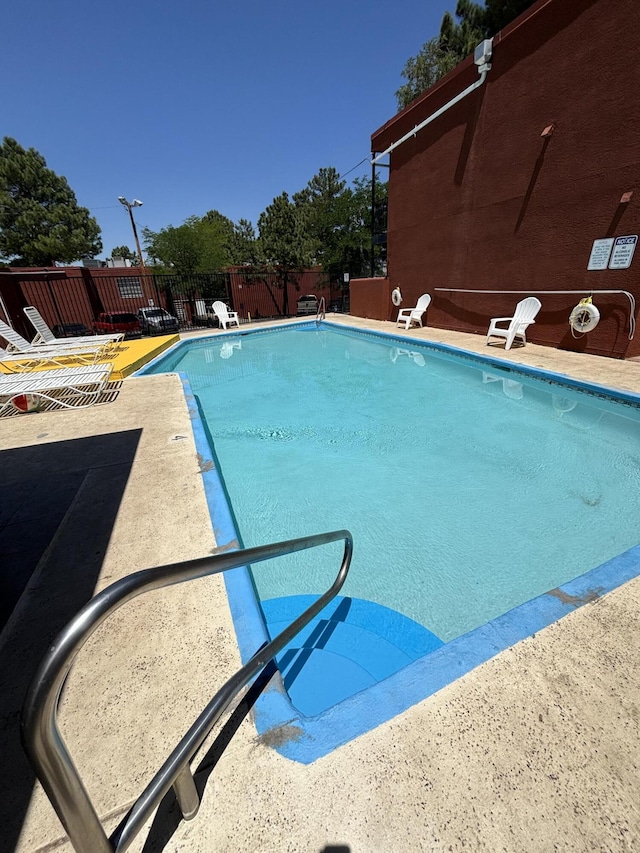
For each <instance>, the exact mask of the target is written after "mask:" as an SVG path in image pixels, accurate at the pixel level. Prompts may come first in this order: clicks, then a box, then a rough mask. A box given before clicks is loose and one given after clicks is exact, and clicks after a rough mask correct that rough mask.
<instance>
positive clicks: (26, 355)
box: [0, 320, 111, 369]
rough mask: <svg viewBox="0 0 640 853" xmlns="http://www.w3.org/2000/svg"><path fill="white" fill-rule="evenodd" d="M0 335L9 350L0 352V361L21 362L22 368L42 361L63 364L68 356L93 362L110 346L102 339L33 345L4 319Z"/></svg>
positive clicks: (102, 356)
mask: <svg viewBox="0 0 640 853" xmlns="http://www.w3.org/2000/svg"><path fill="white" fill-rule="evenodd" d="M0 337H2V338H4V339H5V340H6V341H7V343H8V344H9V350H7V351H5V350H2V352H0V356H2V357H1V358H0V361H14V362H23V364H22V368H23V369H30V368H31V367H32V366H33V365H35V364H38V363H40V362H43V361H50V362H51V363H52V364H60V365H64V364H65V361H67V362H68V360H69V359H70V358H73V359H75V360H76V361H80V362H81V363H82V364H94V363H95V362H96V361H99V360H100V359H102V358H105V357H107V356H108V355H109V347H110V346H111V342H104V341H103V342H102V343H101V342H100V341H98V342H97V343H95V342H91V343H85V344H79V343H65V342H64V341H56V343H55V344H38V345H34V344H30V343H29V341H28V340H27V339H26V338H23V337H22V335H21V334H19V333H18V332H16V330H15V329H12V328H11V326H9V325H8V324H7V323H5V322H4V320H0ZM0 349H1V348H0ZM14 356H15V358H14ZM67 366H68V364H67Z"/></svg>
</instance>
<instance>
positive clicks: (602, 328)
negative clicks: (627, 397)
mask: <svg viewBox="0 0 640 853" xmlns="http://www.w3.org/2000/svg"><path fill="white" fill-rule="evenodd" d="M637 15H638V11H637V5H636V0H572V2H567V1H566V0H541V2H539V3H537V4H535V5H534V6H533V7H531V9H529V10H528V12H526V13H525V14H524V15H523V16H521V17H520V18H519V19H517V20H516V21H514V22H513V24H511V25H510V26H509V27H507V28H505V30H504V31H503V32H502V33H501V34H499V35H498V36H497V37H496V38H495V39H494V54H493V58H492V65H493V67H492V70H491V71H490V72H489V74H488V77H487V80H486V82H485V84H484V85H483V86H481V87H480V88H479V89H478V90H476V91H475V92H473V93H472V94H471V95H469V96H468V97H467V98H465V99H464V100H462V101H461V102H460V103H459V104H457V105H456V106H454V107H453V108H451V109H450V110H449V111H448V112H446V113H445V114H443V115H442V116H441V117H440V118H438V119H436V120H435V121H434V122H433V123H432V124H430V125H428V126H427V127H425V128H424V129H423V130H421V131H420V132H418V133H417V135H416V136H415V137H414V138H412V139H410V140H408V141H407V142H405V143H403V144H402V145H401V146H400V147H399V148H398V149H396V150H395V151H394V152H393V153H392V155H391V169H390V176H389V215H388V269H389V287H388V288H387V290H388V292H389V293H390V290H391V289H392V288H393V287H395V286H397V285H399V286H400V287H401V289H402V293H403V297H404V304H406V305H410V304H415V300H416V299H417V297H418V296H419V295H420V294H421V293H423V292H425V291H428V292H430V293H431V294H432V296H433V297H434V298H433V302H432V304H431V306H430V308H429V314H428V323H429V325H432V326H438V327H442V328H451V329H459V330H463V331H473V332H486V329H487V327H488V324H489V320H490V318H491V317H493V316H507V315H509V314H511V313H512V310H513V307H514V305H515V304H516V302H517V301H518V300H519V299H522V298H524V296H523V295H516V294H511V295H509V294H508V295H497V294H496V295H491V296H488V295H475V296H474V295H470V294H455V293H438V292H435V291H434V288H436V287H444V288H469V289H471V288H474V289H477V290H509V291H516V290H525V291H534V290H535V291H538V290H543V291H544V290H574V289H575V290H582V291H583V292H584V294H588V292H589V290H590V289H591V288H593V289H608V288H612V289H625V290H629V291H631V292H632V293H633V294H634V295H635V296H636V298H637V299H638V300H639V301H640V275H639V273H640V249H639V250H637V252H636V255H635V257H634V261H633V263H632V265H631V267H630V268H629V269H628V270H603V271H595V272H594V271H590V272H588V271H587V269H586V267H587V262H588V259H589V254H590V251H591V245H592V243H593V240H594V239H597V238H601V237H606V236H620V235H627V234H639V233H640V97H639V96H638V80H639V79H640V78H639V77H638V71H637V56H638V48H639V47H640V39H639V38H638V32H639V30H638V23H637V21H638V17H637ZM477 77H478V73H477V70H476V67H475V65H474V64H473V62H472V59H471V58H469V59H468V60H466V61H465V62H464V63H462V64H461V66H459V67H458V68H457V69H455V70H454V71H453V72H451V74H450V75H448V76H447V77H446V78H444V79H443V80H442V81H440V83H439V84H438V85H437V86H436V87H435V88H434V89H432V90H430V91H429V92H428V93H426V94H425V95H424V96H422V98H421V99H420V100H419V101H417V102H416V103H415V104H413V105H411V106H410V107H408V108H407V109H406V110H405V111H404V112H403V113H400V114H399V116H397V117H396V118H394V119H392V120H391V121H389V122H387V124H386V125H385V126H384V127H382V128H380V130H378V131H377V132H376V133H375V134H374V135H373V137H372V148H373V150H375V151H382V150H384V149H385V148H386V147H387V146H389V145H390V144H391V143H393V142H394V141H396V140H397V139H399V138H400V137H401V136H402V135H403V134H404V133H406V132H407V131H408V130H410V129H412V128H413V127H415V126H416V125H417V124H418V123H419V122H420V121H423V120H424V119H425V118H427V117H428V116H429V115H431V114H432V113H433V112H434V111H435V110H436V109H438V108H439V107H440V106H442V105H443V104H444V103H446V102H447V101H448V100H449V99H450V98H452V97H453V96H454V95H455V94H457V93H459V92H460V91H462V90H463V89H464V88H465V87H466V86H468V85H469V84H470V83H472V82H473V81H474V80H475V79H477ZM551 124H554V125H555V129H554V131H553V134H552V135H551V136H550V137H548V138H542V137H541V133H542V131H543V129H544V128H545V127H547V126H548V125H551ZM628 191H633V196H632V198H631V201H630V202H628V203H626V204H624V203H623V204H621V203H620V199H621V197H622V196H623V194H624V193H626V192H628ZM354 285H355V283H354V282H352V294H353V291H354ZM356 289H357V286H356ZM539 298H540V299H541V301H542V305H543V307H542V311H541V313H540V314H539V315H538V320H537V322H536V325H535V326H532V327H531V328H530V332H528V333H527V336H528V338H529V339H530V340H532V341H534V342H536V343H542V344H548V345H551V346H558V347H563V348H568V349H578V350H586V351H588V352H593V353H599V354H603V355H614V356H617V357H624V356H631V355H637V354H639V353H640V332H639V334H638V340H637V341H636V340H634V341H633V342H631V343H630V342H629V340H628V338H627V331H628V319H629V306H628V300H627V299H626V297H624V296H621V295H607V296H596V297H594V303H595V304H596V305H597V306H598V308H599V309H600V312H601V317H602V319H601V321H600V324H599V325H598V327H597V328H596V329H595V330H594V331H593V332H591V333H589V334H588V335H587V336H586V337H583V338H580V339H579V340H576V339H574V338H573V337H572V335H571V332H570V329H569V326H568V322H567V321H568V316H569V313H570V311H571V308H572V307H573V306H574V305H575V304H576V302H577V301H578V299H579V298H580V296H579V295H577V296H571V295H567V296H555V295H554V296H552V295H549V296H545V295H539ZM370 299H371V307H370V308H369V307H366V306H364V307H363V305H362V301H361V300H360V299H358V298H356V300H355V304H354V300H353V296H352V313H362V314H363V316H367V315H366V313H365V312H366V311H370V312H372V313H371V314H369V316H379V315H380V314H381V313H384V309H383V307H381V305H380V293H379V292H378V291H377V290H374V289H373V288H370ZM389 305H390V299H389ZM356 308H357V311H356ZM387 313H388V312H387Z"/></svg>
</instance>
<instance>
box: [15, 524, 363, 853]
mask: <svg viewBox="0 0 640 853" xmlns="http://www.w3.org/2000/svg"><path fill="white" fill-rule="evenodd" d="M342 540H343V541H344V554H343V557H342V563H341V565H340V570H339V572H338V574H337V576H336V579H335V580H334V582H333V584H332V585H331V586H330V587H329V589H328V590H327V591H326V592H325V593H324V594H323V595H321V596H320V597H319V598H318V599H317V600H316V601H315V602H314V603H313V604H312V605H311V607H309V608H307V610H305V611H304V613H302V614H301V615H300V616H298V617H297V618H296V619H295V620H294V621H293V622H292V623H291V624H290V625H289V626H288V627H287V628H285V629H284V631H282V632H281V633H280V634H278V636H277V637H276V638H275V639H273V640H271V642H269V643H266V644H265V645H264V646H262V648H260V649H258V651H257V652H256V653H255V654H254V655H253V657H252V658H251V659H250V660H249V661H248V662H247V663H246V664H245V665H244V666H243V667H242V668H241V669H239V670H238V672H236V673H235V675H233V676H232V677H231V678H230V679H229V680H228V681H227V682H226V683H225V684H224V685H223V686H222V687H221V688H220V689H219V690H218V692H217V693H216V694H215V696H214V697H213V699H211V701H210V702H209V704H208V705H207V706H206V708H205V709H204V710H203V711H202V713H201V714H200V716H199V717H198V719H197V720H196V721H195V722H194V723H193V725H192V726H191V728H190V729H189V730H188V732H187V733H186V734H185V736H184V737H183V738H182V740H181V741H180V742H179V743H178V745H177V746H176V747H175V749H174V750H173V752H172V753H171V755H170V756H169V757H168V758H167V760H166V761H165V763H164V764H163V765H162V767H161V768H160V770H158V772H157V773H156V775H155V776H154V777H153V779H152V780H151V782H150V783H149V784H148V785H147V787H146V788H145V790H144V791H143V792H142V794H141V795H140V796H139V797H138V799H137V800H136V802H135V803H134V805H133V807H132V808H131V809H130V811H129V812H128V814H127V815H126V816H125V817H124V819H123V820H122V821H121V823H120V825H119V826H118V828H117V829H116V830H115V832H114V833H113V834H112V835H111V837H110V838H108V837H107V835H106V833H105V831H104V828H103V827H102V824H101V822H100V818H99V817H98V814H97V812H96V810H95V808H94V806H93V804H92V802H91V800H90V799H89V795H88V793H87V791H86V789H85V787H84V785H83V782H82V779H81V778H80V775H79V773H78V771H77V770H76V767H75V765H74V763H73V761H72V759H71V756H70V755H69V752H68V751H67V748H66V745H65V742H64V740H63V738H62V735H61V734H60V730H59V728H58V725H57V708H58V702H59V700H60V694H61V692H62V688H63V686H64V683H65V680H66V678H67V675H68V674H69V670H70V669H71V665H72V663H73V660H74V658H75V656H76V655H77V653H78V652H79V651H80V649H81V648H82V646H83V645H84V644H85V642H86V641H87V640H88V639H89V637H90V636H91V635H92V634H93V632H94V631H95V630H96V628H98V626H99V625H101V624H102V623H103V622H104V621H105V620H106V619H107V618H108V617H109V616H111V614H112V613H114V612H115V611H116V610H117V609H118V608H120V607H122V605H123V604H126V603H127V602H128V601H130V600H131V599H132V598H135V597H136V596H138V595H141V594H142V593H144V592H149V591H151V590H154V589H162V588H163V587H165V586H170V585H173V584H177V583H184V582H186V581H190V580H195V579H196V578H202V577H207V576H209V575H214V574H219V573H221V572H227V571H229V570H231V569H236V568H239V567H240V566H248V565H251V564H254V563H259V562H263V561H265V560H271V559H274V558H276V557H281V556H283V555H284V554H293V553H295V552H296V551H304V550H307V549H309V548H316V547H319V546H321V545H327V544H329V543H330V542H339V541H342ZM352 553H353V538H352V536H351V533H350V532H349V531H348V530H336V531H333V532H330V533H318V534H315V535H313V536H304V537H302V538H300V539H289V540H287V541H284V542H275V543H273V544H270V545H261V546H258V547H256V548H246V549H243V550H239V551H233V552H224V553H221V554H214V555H213V556H209V557H202V558H200V559H198V560H190V561H188V562H183V563H172V564H170V565H167V566H161V567H159V568H155V569H145V570H143V571H140V572H135V573H134V574H131V575H128V576H127V577H125V578H122V579H121V580H119V581H117V582H116V583H114V584H112V585H111V586H109V587H107V588H106V589H104V590H103V591H102V592H100V593H99V594H98V595H96V596H95V598H92V599H91V601H89V602H88V603H87V604H86V605H85V606H84V607H83V608H82V609H81V610H80V611H79V612H78V613H77V614H76V616H75V617H74V618H73V619H72V620H71V622H69V624H68V625H67V626H66V628H64V629H63V631H62V632H61V633H60V634H59V635H58V637H57V639H56V640H55V642H54V643H53V644H52V646H51V647H50V649H49V652H48V653H47V655H46V656H45V657H44V659H43V661H42V663H41V664H40V666H39V668H38V670H37V672H36V674H35V676H34V679H33V681H32V683H31V685H30V687H29V690H28V692H27V697H26V699H25V703H24V707H23V711H22V742H23V745H24V748H25V750H26V752H27V755H28V756H29V758H30V760H31V763H32V764H33V767H34V769H35V771H36V774H37V776H38V778H39V779H40V781H41V783H42V786H43V788H44V789H45V791H46V793H47V795H48V797H49V799H50V800H51V803H52V804H53V807H54V809H55V810H56V813H57V815H58V817H59V818H60V821H61V822H62V825H63V826H64V828H65V830H66V832H67V835H68V836H69V839H70V841H71V843H72V845H73V847H74V848H75V850H76V851H78V853H89V851H90V853H121V851H124V850H126V849H127V848H128V847H129V845H130V844H131V843H132V841H133V839H134V838H135V836H136V835H137V834H138V833H139V832H140V830H141V829H142V827H143V826H144V824H145V823H146V821H147V820H148V819H149V818H150V817H151V815H152V813H153V811H154V810H155V808H156V807H157V806H158V805H159V804H160V801H161V800H162V798H163V797H164V796H165V794H166V793H167V792H168V791H169V789H170V788H171V787H172V786H173V789H174V792H175V795H176V799H177V801H178V805H179V806H180V810H181V812H182V815H183V817H184V818H185V820H191V819H192V818H194V817H195V816H196V814H197V812H198V809H199V807H200V795H199V794H198V791H197V789H196V785H195V781H194V778H193V773H192V771H191V767H190V762H191V761H192V760H193V758H194V756H195V754H196V752H197V750H198V749H199V748H200V746H201V745H202V743H203V742H204V740H205V738H206V737H207V735H208V734H209V732H210V731H211V729H212V728H213V727H214V725H215V724H216V723H217V722H218V720H219V719H220V717H221V716H222V714H223V713H224V712H225V711H226V710H227V708H228V707H229V705H230V704H231V702H232V701H233V699H234V698H235V697H236V695H237V694H238V693H239V692H240V691H241V690H242V689H243V688H244V687H246V686H247V685H248V684H249V682H251V681H252V680H253V679H254V678H256V677H257V676H259V675H260V674H261V673H263V672H264V670H265V669H266V667H267V666H268V665H269V664H270V663H271V661H272V660H273V659H274V658H275V656H276V655H277V654H278V653H279V652H280V651H281V650H282V649H283V648H284V647H285V646H286V645H287V644H288V643H289V642H290V641H291V640H292V639H293V638H294V637H295V636H296V634H298V633H299V632H300V631H301V630H302V629H303V628H304V627H305V625H308V623H309V622H310V621H311V620H312V619H313V618H314V617H315V616H317V615H318V613H320V611H321V610H323V608H324V607H325V606H326V605H327V604H328V603H329V602H330V601H331V600H332V599H333V598H335V596H336V595H337V594H338V592H339V591H340V589H341V588H342V585H343V584H344V582H345V580H346V577H347V574H348V572H349V566H350V564H351V555H352Z"/></svg>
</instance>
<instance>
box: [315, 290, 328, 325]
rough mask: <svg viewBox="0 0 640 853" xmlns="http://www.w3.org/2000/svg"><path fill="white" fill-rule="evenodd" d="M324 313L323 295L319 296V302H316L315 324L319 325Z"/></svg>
mask: <svg viewBox="0 0 640 853" xmlns="http://www.w3.org/2000/svg"><path fill="white" fill-rule="evenodd" d="M325 313H326V307H325V301H324V296H321V297H320V302H318V312H317V314H316V326H319V325H320V323H321V322H322V321H323V320H324V318H325Z"/></svg>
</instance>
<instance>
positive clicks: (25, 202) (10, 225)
mask: <svg viewBox="0 0 640 853" xmlns="http://www.w3.org/2000/svg"><path fill="white" fill-rule="evenodd" d="M101 251H102V241H101V240H100V228H99V226H98V223H97V222H96V220H95V219H94V218H93V217H92V216H91V215H90V213H89V211H88V209H87V208H86V207H80V206H79V205H78V202H77V200H76V197H75V194H74V192H73V190H72V189H71V187H70V186H69V184H68V183H67V179H66V178H64V177H62V176H59V175H56V173H55V172H53V171H52V170H51V169H48V168H47V163H46V161H45V159H44V157H43V156H42V155H41V154H39V153H38V152H37V151H36V150H35V148H29V149H24V148H23V147H22V146H21V145H19V144H18V143H17V142H16V140H15V139H12V138H11V137H8V136H7V137H5V138H4V140H3V142H2V144H1V145H0V255H1V256H2V257H3V258H4V259H5V260H7V261H10V262H11V263H12V264H14V265H15V266H47V265H51V264H53V263H55V262H56V261H60V262H62V263H71V262H72V261H77V260H79V259H80V258H86V257H90V258H92V257H94V256H95V255H97V254H99V253H100V252H101Z"/></svg>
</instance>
